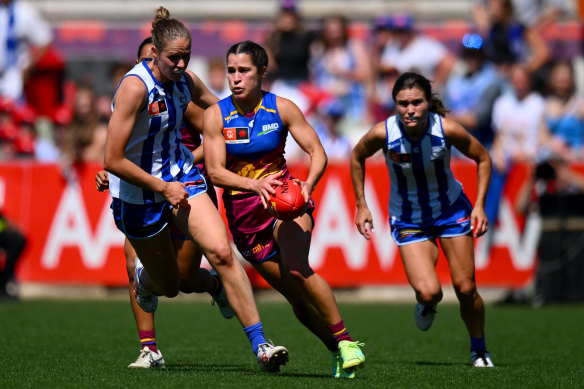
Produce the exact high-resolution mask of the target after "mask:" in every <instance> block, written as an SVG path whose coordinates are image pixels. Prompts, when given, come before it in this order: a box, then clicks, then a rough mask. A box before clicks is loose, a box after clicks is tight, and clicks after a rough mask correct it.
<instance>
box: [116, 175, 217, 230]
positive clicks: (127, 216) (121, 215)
mask: <svg viewBox="0 0 584 389" xmlns="http://www.w3.org/2000/svg"><path fill="white" fill-rule="evenodd" d="M177 181H179V182H182V183H184V184H185V185H186V187H185V190H186V191H187V193H188V195H189V197H188V198H189V199H191V198H193V197H195V196H198V195H200V194H201V193H205V192H206V191H207V182H206V181H205V178H204V177H203V174H202V173H201V171H200V170H199V168H197V167H193V168H192V169H191V170H190V171H189V172H188V173H186V174H179V176H178V177H177ZM111 208H112V211H113V215H114V221H115V222H116V226H117V227H118V229H119V230H120V231H122V232H123V233H124V235H126V236H127V237H128V238H133V239H147V238H150V237H152V236H154V235H156V234H158V233H159V232H160V231H162V229H163V228H164V227H166V226H167V225H168V223H169V221H170V215H171V209H172V206H171V205H170V204H169V203H168V202H167V201H162V202H159V203H151V204H132V203H128V202H125V201H123V200H120V199H117V198H114V199H112V204H111Z"/></svg>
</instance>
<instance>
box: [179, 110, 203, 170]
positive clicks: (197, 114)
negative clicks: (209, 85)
mask: <svg viewBox="0 0 584 389" xmlns="http://www.w3.org/2000/svg"><path fill="white" fill-rule="evenodd" d="M204 112H205V110H204V109H203V108H201V107H199V106H198V105H196V104H195V103H193V102H189V105H188V106H187V110H186V111H185V115H184V119H183V121H184V124H185V128H186V129H187V131H189V132H190V133H191V136H193V137H198V136H200V135H202V134H203V113H204ZM192 153H193V157H195V163H201V162H203V158H204V156H203V144H201V145H200V146H198V147H197V148H196V149H194V150H193V151H192Z"/></svg>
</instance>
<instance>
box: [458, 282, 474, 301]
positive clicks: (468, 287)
mask: <svg viewBox="0 0 584 389" xmlns="http://www.w3.org/2000/svg"><path fill="white" fill-rule="evenodd" d="M454 290H455V291H456V295H457V296H458V298H459V299H473V298H474V296H475V295H476V293H477V288H476V284H475V283H474V282H473V281H472V280H465V281H463V282H458V283H456V284H454Z"/></svg>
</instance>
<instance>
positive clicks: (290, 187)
mask: <svg viewBox="0 0 584 389" xmlns="http://www.w3.org/2000/svg"><path fill="white" fill-rule="evenodd" d="M280 181H282V185H280V186H276V187H275V188H274V189H275V191H276V193H275V194H273V195H270V204H269V207H268V208H269V209H270V212H271V213H272V215H274V217H276V218H278V219H280V220H292V219H296V218H297V217H298V216H300V215H302V213H303V212H304V207H305V202H304V195H303V194H302V188H301V187H300V185H298V184H297V183H296V182H294V181H292V180H286V179H281V180H280Z"/></svg>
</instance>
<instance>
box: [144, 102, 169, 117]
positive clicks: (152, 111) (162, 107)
mask: <svg viewBox="0 0 584 389" xmlns="http://www.w3.org/2000/svg"><path fill="white" fill-rule="evenodd" d="M166 111H168V107H167V106H166V101H164V100H158V101H155V102H153V103H150V104H148V116H160V115H163V114H164V113H165V112H166Z"/></svg>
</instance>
